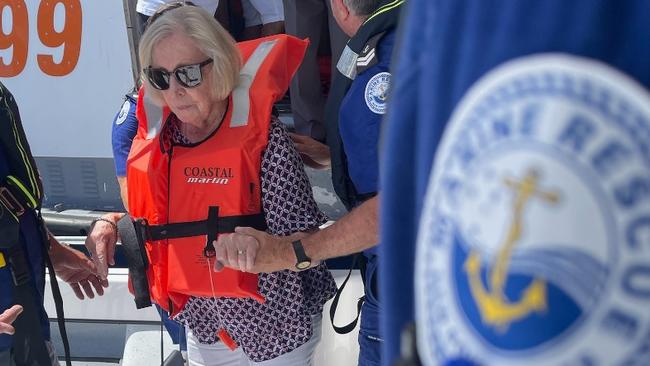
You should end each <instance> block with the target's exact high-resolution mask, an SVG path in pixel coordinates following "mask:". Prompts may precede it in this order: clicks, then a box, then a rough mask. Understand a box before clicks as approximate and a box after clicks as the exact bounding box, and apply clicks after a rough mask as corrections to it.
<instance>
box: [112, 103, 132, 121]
mask: <svg viewBox="0 0 650 366" xmlns="http://www.w3.org/2000/svg"><path fill="white" fill-rule="evenodd" d="M130 109H131V101H129V100H128V99H127V100H125V101H124V104H122V109H120V113H118V114H117V117H116V118H115V124H116V125H121V124H122V123H124V121H126V117H128V115H129V110H130Z"/></svg>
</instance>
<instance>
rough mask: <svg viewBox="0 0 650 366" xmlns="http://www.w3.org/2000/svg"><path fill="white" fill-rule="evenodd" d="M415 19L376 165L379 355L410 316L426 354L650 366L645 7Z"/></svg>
mask: <svg viewBox="0 0 650 366" xmlns="http://www.w3.org/2000/svg"><path fill="white" fill-rule="evenodd" d="M406 14H407V15H406V17H405V19H404V22H403V23H402V24H401V27H402V29H401V30H400V34H401V35H402V38H401V39H400V40H398V43H399V44H400V45H401V48H400V49H399V51H398V52H397V53H396V56H397V60H396V65H395V68H394V70H395V80H396V82H395V83H394V88H393V92H392V98H391V101H390V105H389V112H388V118H387V120H386V129H385V131H384V134H383V150H382V162H381V172H382V174H381V179H380V181H381V187H382V200H381V205H380V212H381V215H380V216H381V220H380V227H381V241H382V247H381V249H380V252H381V253H380V265H381V268H382V271H383V272H382V276H381V278H380V291H381V292H382V293H383V294H391V295H390V296H386V297H383V298H382V300H383V301H384V303H383V304H384V305H385V311H384V312H383V313H382V328H383V329H384V331H385V337H386V342H385V344H386V347H385V354H384V356H385V357H384V360H383V365H386V366H388V365H391V366H392V365H394V364H395V363H394V362H395V360H396V359H397V358H398V357H399V356H400V341H399V337H400V334H401V333H402V330H403V329H404V327H406V326H408V327H409V328H410V327H411V326H412V323H414V322H415V326H416V334H417V345H418V351H419V352H418V353H419V356H420V358H421V361H422V363H423V364H424V365H448V364H457V365H623V364H625V365H646V364H648V362H650V348H649V347H648V330H649V328H648V324H650V312H649V311H648V309H650V291H649V289H650V288H649V287H648V284H650V282H649V281H648V279H649V278H650V246H649V245H648V244H650V241H649V240H648V238H649V236H648V233H650V212H649V211H648V208H650V189H649V187H650V168H649V167H650V154H649V153H648V152H649V151H650V145H649V141H650V109H649V108H648V106H650V93H648V92H649V90H650V67H648V60H650V24H649V23H648V21H647V15H648V14H650V3H649V2H647V1H643V0H633V1H623V2H621V1H616V0H604V1H595V2H594V1H590V0H578V1H571V2H566V1H562V0H545V1H529V2H517V1H514V2H513V1H507V0H505V1H504V0H499V1H490V2H486V1H482V0H412V1H409V2H408V6H407V9H406ZM407 338H409V337H407ZM406 364H407V363H401V365H406ZM408 364H409V365H413V364H414V363H408Z"/></svg>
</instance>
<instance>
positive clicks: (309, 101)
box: [283, 0, 348, 141]
mask: <svg viewBox="0 0 650 366" xmlns="http://www.w3.org/2000/svg"><path fill="white" fill-rule="evenodd" d="M283 3H284V12H285V28H286V32H287V34H290V35H293V36H296V37H298V38H300V39H305V38H308V39H309V48H307V54H305V60H304V61H303V63H302V65H301V66H300V68H299V69H298V72H297V73H296V76H295V77H294V78H293V80H292V81H291V87H290V88H289V94H290V97H291V111H292V113H293V125H294V129H295V131H296V133H297V134H299V135H303V136H307V137H312V138H315V139H317V140H319V141H325V101H326V97H327V95H325V94H324V93H323V88H322V83H321V76H320V75H321V72H320V65H319V54H321V53H322V52H321V51H322V50H323V49H327V50H329V53H330V54H331V59H332V65H331V70H332V71H331V76H332V78H333V77H334V75H335V74H336V61H337V60H338V59H339V57H340V55H341V52H342V51H343V48H344V47H345V42H346V41H347V40H348V36H347V35H346V34H345V33H343V31H342V30H341V28H340V27H339V26H338V24H336V20H335V19H334V17H333V16H332V11H331V6H330V0H283Z"/></svg>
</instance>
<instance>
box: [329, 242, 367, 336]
mask: <svg viewBox="0 0 650 366" xmlns="http://www.w3.org/2000/svg"><path fill="white" fill-rule="evenodd" d="M359 258H361V267H365V264H364V263H363V262H364V261H365V260H366V259H365V258H366V257H365V256H364V255H363V254H361V253H357V254H355V255H354V259H352V264H351V265H350V271H349V272H348V275H347V276H346V277H345V280H343V283H341V287H339V288H338V289H337V290H336V295H334V299H333V300H332V305H331V306H330V322H331V323H332V328H334V331H335V332H336V333H338V334H348V333H350V332H352V331H353V330H354V328H356V327H357V322H358V321H359V317H360V316H361V308H362V307H363V303H364V302H365V301H366V296H365V295H364V296H361V297H360V298H359V300H358V301H357V316H356V317H355V318H354V320H353V321H351V322H350V323H348V324H347V325H344V326H342V327H339V326H337V325H336V324H334V316H335V315H336V309H337V308H338V306H339V300H340V299H341V294H342V293H343V289H344V288H345V285H347V283H348V280H350V275H352V270H353V269H355V268H356V265H357V261H358V260H359ZM364 276H365V268H361V278H362V279H363V282H364V284H365V278H364ZM364 287H365V286H364Z"/></svg>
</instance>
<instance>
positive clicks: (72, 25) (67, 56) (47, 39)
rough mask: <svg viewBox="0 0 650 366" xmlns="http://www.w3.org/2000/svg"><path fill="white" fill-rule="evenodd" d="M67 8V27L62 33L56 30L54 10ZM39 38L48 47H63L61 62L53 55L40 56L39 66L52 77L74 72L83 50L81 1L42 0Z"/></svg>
mask: <svg viewBox="0 0 650 366" xmlns="http://www.w3.org/2000/svg"><path fill="white" fill-rule="evenodd" d="M58 3H62V4H63V5H64V6H65V25H64V27H63V30H62V31H61V32H57V31H56V29H54V8H55V7H56V5H57V4H58ZM38 37H39V38H40V39H41V42H43V44H44V45H45V46H47V47H53V48H54V47H59V46H63V58H62V59H61V62H59V63H56V62H54V57H52V55H42V54H41V55H38V56H37V60H38V66H39V67H40V68H41V70H43V72H44V73H46V74H48V75H51V76H63V75H67V74H69V73H71V72H72V70H74V68H75V66H76V65H77V61H79V51H80V50H81V4H80V3H79V0H41V5H40V6H39V7H38Z"/></svg>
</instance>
